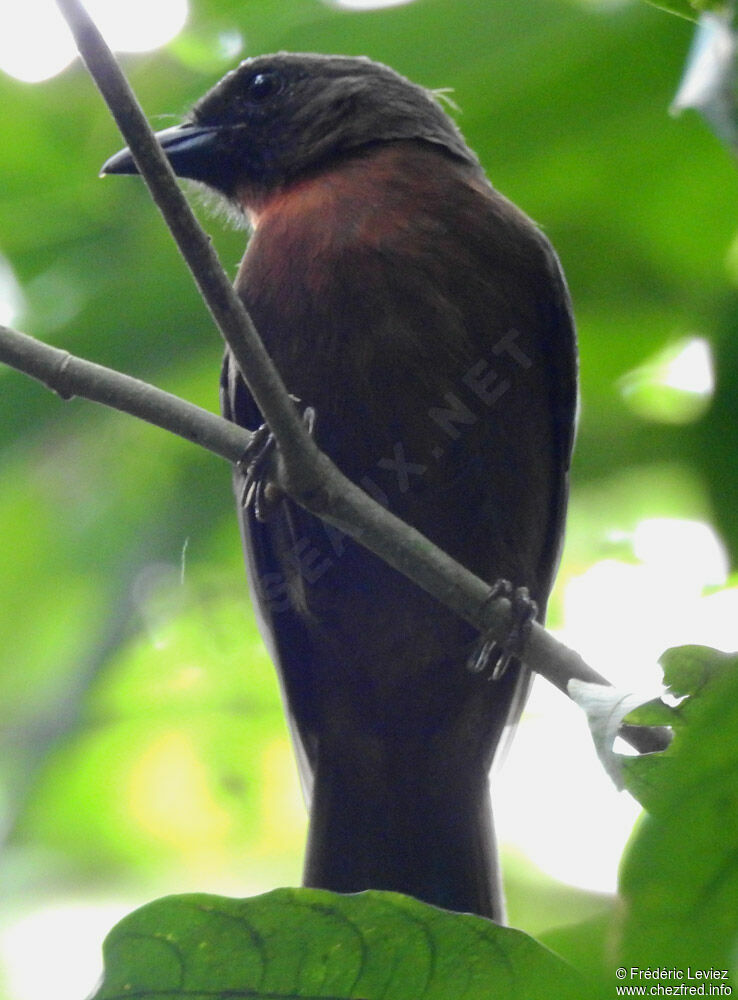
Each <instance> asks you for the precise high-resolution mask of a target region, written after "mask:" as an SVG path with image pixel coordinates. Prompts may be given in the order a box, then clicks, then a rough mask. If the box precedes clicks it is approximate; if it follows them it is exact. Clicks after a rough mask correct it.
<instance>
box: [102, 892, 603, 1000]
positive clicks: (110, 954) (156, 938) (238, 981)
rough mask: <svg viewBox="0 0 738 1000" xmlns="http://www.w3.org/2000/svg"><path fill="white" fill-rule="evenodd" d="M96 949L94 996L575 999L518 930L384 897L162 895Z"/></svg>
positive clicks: (567, 975)
mask: <svg viewBox="0 0 738 1000" xmlns="http://www.w3.org/2000/svg"><path fill="white" fill-rule="evenodd" d="M104 954H105V976H104V979H103V983H102V985H101V987H100V989H99V991H98V993H97V994H96V995H95V997H94V1000H119V998H123V997H133V996H135V997H137V998H138V1000H146V998H149V997H157V998H159V1000H178V998H184V997H187V998H188V1000H205V998H207V1000H216V998H222V1000H226V998H233V997H236V996H238V997H250V998H253V1000H266V998H269V1000H276V998H298V997H304V998H311V1000H318V998H325V1000H339V998H347V1000H348V998H357V1000H358V998H362V1000H374V998H380V997H392V1000H403V998H408V1000H411V998H412V1000H448V998H449V997H453V998H454V1000H476V998H479V1000H483V998H484V1000H489V998H490V997H495V998H496V1000H505V998H510V1000H512V998H521V1000H522V998H526V1000H568V998H571V1000H576V998H579V997H581V996H582V995H583V993H582V985H583V984H582V982H581V981H580V980H579V979H578V978H577V977H576V975H575V974H574V973H573V972H572V970H571V969H570V968H569V967H568V966H567V965H566V964H565V963H564V962H562V961H561V960H560V959H558V958H556V957H555V956H554V955H553V954H552V953H551V952H549V951H547V950H546V949H545V948H543V947H541V946H540V945H539V944H537V943H536V942H535V941H533V939H532V938H529V937H528V936H527V935H525V934H523V933H522V932H521V931H516V930H511V929H509V928H503V927H498V926H497V925H496V924H493V923H491V922H489V921H487V920H483V919H482V918H480V917H475V916H471V915H468V914H454V913H448V912H446V911H445V910H439V909H436V908H435V907H432V906H427V905H425V904H424V903H419V902H418V901H417V900H414V899H410V898H409V897H405V896H400V895H397V894H395V893H379V892H367V893H361V894H359V895H356V896H339V895H335V894H333V893H329V892H324V891H321V890H317V889H278V890H276V891H275V892H270V893H267V894H266V895H264V896H256V897H254V898H251V899H245V900H238V899H227V898H224V897H220V896H208V895H187V896H171V897H168V898H165V899H160V900H157V901H156V902H153V903H150V904H149V905H148V906H144V907H142V908H141V909H140V910H136V911H135V912H134V913H132V914H130V915H129V916H128V917H126V918H125V919H124V920H122V921H121V922H120V923H119V924H118V925H117V927H115V928H114V929H113V931H111V933H110V935H109V936H108V938H107V940H106V942H105V946H104Z"/></svg>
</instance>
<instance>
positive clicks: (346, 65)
mask: <svg viewBox="0 0 738 1000" xmlns="http://www.w3.org/2000/svg"><path fill="white" fill-rule="evenodd" d="M157 138H158V139H159V142H160V143H161V146H162V148H163V149H164V151H165V153H166V155H167V157H168V159H169V161H170V163H171V165H172V168H173V170H174V172H175V174H177V175H178V176H179V177H185V178H190V179H192V180H195V181H199V182H201V183H203V184H205V185H207V186H208V187H210V188H212V189H214V190H215V191H217V192H218V193H220V194H221V195H224V196H225V197H226V198H228V199H229V200H231V201H237V202H240V203H242V204H243V203H246V205H247V206H248V201H249V198H250V197H252V198H257V197H263V196H265V195H268V193H269V192H271V191H275V190H278V189H280V188H282V187H284V186H285V185H287V184H289V183H290V182H291V181H293V180H296V179H298V178H301V177H304V176H306V175H308V174H310V173H316V172H319V171H321V170H322V169H325V168H327V167H332V166H334V165H335V163H336V162H337V161H338V160H340V158H342V157H346V156H351V155H353V154H355V153H357V152H359V151H360V150H362V149H364V148H366V147H369V146H371V145H376V144H378V143H389V142H395V141H398V140H417V141H420V142H423V143H429V144H432V145H433V146H434V147H435V148H440V149H443V150H445V151H446V153H447V154H448V155H449V156H451V157H454V158H456V159H458V160H462V161H465V162H467V163H469V164H473V165H476V164H477V160H476V157H475V156H474V154H473V153H472V152H471V151H470V150H469V148H468V147H467V145H466V143H465V142H464V139H463V138H462V136H461V133H460V132H459V130H458V128H457V127H456V125H455V124H454V122H453V121H452V120H451V119H450V118H449V117H448V115H447V114H446V113H445V112H444V111H443V109H442V108H441V106H440V104H439V102H438V100H437V99H436V97H435V96H434V94H433V93H432V92H430V91H428V90H425V89H424V88H423V87H419V86H417V85H416V84H414V83H411V82H410V81H409V80H407V79H405V77H403V76H400V74H399V73H396V72H394V70H392V69H390V68H389V67H387V66H383V65H381V64H380V63H376V62H373V61H371V60H370V59H366V58H358V57H349V56H323V55H313V54H294V53H286V52H280V53H278V54H276V55H271V56H258V57H255V58H253V59H247V60H246V61H245V62H242V63H241V65H240V66H238V67H237V68H236V69H235V70H233V71H232V72H230V73H228V74H227V75H226V76H225V77H224V78H223V79H222V80H221V81H220V82H219V83H218V84H216V85H215V87H213V89H212V90H210V91H209V92H208V93H207V94H206V95H205V96H204V97H203V98H201V100H199V101H198V102H197V104H196V105H195V106H194V108H193V109H192V112H191V114H190V115H189V116H188V118H187V120H186V121H185V122H183V124H181V125H177V126H175V127H174V128H168V129H166V130H165V131H163V132H159V133H158V135H157ZM102 172H103V173H107V174H134V173H137V172H138V171H137V168H136V165H135V162H134V160H133V157H132V156H131V153H130V152H129V150H128V149H124V150H122V151H121V152H119V153H117V154H116V155H115V156H113V157H111V158H110V159H109V160H108V161H107V163H105V165H104V166H103V168H102Z"/></svg>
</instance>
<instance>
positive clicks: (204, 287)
mask: <svg viewBox="0 0 738 1000" xmlns="http://www.w3.org/2000/svg"><path fill="white" fill-rule="evenodd" d="M57 4H58V6H59V7H60V9H61V11H62V14H63V15H64V17H65V18H66V20H67V22H68V23H69V25H70V27H71V29H72V32H73V34H74V36H75V39H76V42H77V46H78V48H79V51H80V54H81V55H82V58H83V59H84V61H85V63H86V65H87V68H88V70H89V71H90V74H91V75H92V77H93V79H94V80H95V83H96V85H97V86H98V88H99V90H100V92H101V94H102V95H103V98H104V99H105V101H106V103H107V104H108V107H109V108H110V111H111V113H112V115H113V117H114V118H115V120H116V122H117V123H118V126H119V128H120V130H121V132H122V134H123V137H124V138H125V140H126V142H127V143H128V146H129V148H130V150H131V152H132V154H133V157H134V159H135V161H136V165H137V166H138V169H139V171H140V173H141V175H142V177H143V178H144V180H145V182H146V184H147V185H148V187H149V190H150V191H151V194H152V196H153V198H154V201H155V202H156V204H157V205H158V207H159V209H160V211H161V213H162V215H163V216H164V220H165V222H166V224H167V226H168V228H169V229H170V231H171V233H172V236H173V238H174V239H175V241H176V243H177V246H178V247H179V250H180V252H181V253H182V256H183V257H184V259H185V261H186V263H187V265H188V267H189V268H190V270H191V272H192V274H193V277H194V279H195V282H196V284H197V286H198V288H199V289H200V292H201V294H202V296H203V298H204V300H205V302H206V304H207V306H208V308H209V309H210V312H211V314H212V316H213V318H214V320H215V322H216V325H217V326H218V329H219V330H220V332H221V334H222V336H223V338H224V339H225V341H226V343H227V344H228V347H229V349H230V350H231V352H232V353H233V355H234V357H235V359H236V362H237V364H238V367H239V369H240V371H241V372H242V374H243V376H244V378H245V380H246V382H247V384H248V387H249V389H250V391H251V393H252V395H253V397H254V399H255V401H256V403H257V405H258V407H259V409H260V411H261V413H262V414H263V416H264V419H265V421H266V422H267V424H268V425H269V427H270V429H271V431H272V433H273V434H274V437H275V439H276V441H277V444H278V450H277V456H276V461H275V463H274V464H275V469H274V478H275V480H276V481H277V483H278V484H279V486H280V487H281V488H282V489H283V490H284V492H285V493H287V494H288V495H289V496H290V497H291V498H292V499H293V500H294V501H295V502H296V503H298V504H300V505H301V506H303V507H304V508H305V509H307V510H309V511H310V512H311V513H313V514H316V515H317V516H319V517H321V518H322V519H323V520H325V521H327V522H328V523H330V524H332V525H334V526H335V527H337V528H338V529H339V530H340V531H342V532H344V533H345V534H347V535H350V536H351V537H352V538H354V539H356V540H357V541H359V542H360V543H361V544H362V545H364V546H366V547H367V548H369V549H370V550H371V551H372V552H374V553H375V554H376V555H378V556H379V557H380V558H382V559H384V560H385V562H387V563H388V564H389V565H391V566H393V567H394V568H395V569H397V570H399V572H401V573H403V574H404V575H405V576H407V577H409V578H410V579H411V580H413V582H414V583H416V584H417V585H418V586H420V587H422V588H423V589H424V590H426V591H428V593H430V594H432V595H433V596H434V597H435V598H436V599H437V600H438V601H440V602H441V603H442V604H444V605H445V606H446V607H448V608H450V609H451V610H452V611H454V612H456V613H457V614H458V615H459V616H460V617H462V618H464V619H465V620H466V621H468V622H470V623H471V624H472V625H474V626H475V627H476V628H477V629H479V631H480V632H484V633H489V634H491V635H493V636H495V637H497V638H499V639H503V638H504V637H505V636H506V635H507V632H508V630H509V627H510V624H511V616H510V612H511V608H510V603H509V601H507V600H506V599H505V598H498V599H496V600H494V601H490V600H489V594H490V587H489V585H488V584H487V583H485V582H484V581H483V580H481V579H479V578H478V577H476V576H475V575H474V574H473V573H471V572H469V570H467V569H465V568H464V567H463V566H461V565H460V564H458V563H457V562H455V561H454V560H453V559H451V558H450V557H449V556H448V555H446V554H445V553H444V552H442V551H441V550H440V549H439V548H437V547H436V546H435V545H433V544H432V543H431V542H430V541H429V540H428V539H427V538H425V537H424V536H423V535H421V534H420V532H418V531H417V530H415V529H414V528H412V527H410V526H409V525H407V524H405V523H404V522H403V521H401V520H399V518H397V517H395V516H394V515H393V514H391V513H390V512H389V511H387V510H385V509H384V508H383V507H381V506H380V505H379V504H378V503H376V502H375V501H374V500H372V499H371V498H370V497H369V496H368V495H367V494H366V493H365V492H364V491H363V490H361V489H360V488H359V487H357V486H355V485H354V484H353V483H351V482H350V481H349V480H348V479H347V478H346V477H345V476H343V475H342V473H340V472H339V470H338V469H337V468H336V467H335V466H334V465H333V463H332V462H331V461H330V460H329V459H328V457H327V456H326V455H324V454H323V453H322V452H321V451H320V450H319V449H318V448H317V446H316V445H315V442H314V441H313V440H312V438H311V437H310V436H309V435H308V434H307V432H306V430H305V428H304V426H303V425H302V422H301V420H300V418H299V416H298V414H297V411H296V409H295V407H294V405H293V403H292V400H291V399H290V397H289V395H288V393H287V391H286V389H285V386H284V384H283V383H282V380H281V378H280V376H279V374H278V373H277V371H276V369H275V368H274V365H273V363H272V361H271V359H270V358H269V356H268V354H267V352H266V350H265V348H264V346H263V344H262V343H261V340H260V339H259V336H258V333H257V331H256V328H255V326H254V324H253V322H252V320H251V318H250V317H249V315H248V313H247V311H246V309H245V307H244V305H243V303H242V302H241V300H240V299H239V298H238V296H237V295H236V293H235V292H234V290H233V288H232V286H231V283H230V281H229V279H228V277H227V276H226V274H225V272H224V271H223V269H222V267H221V266H220V262H219V261H218V258H217V256H216V254H215V252H214V250H213V248H212V246H211V243H210V240H209V239H208V237H207V235H206V234H205V233H204V231H203V230H202V228H201V227H200V226H199V224H198V222H197V220H196V219H195V217H194V215H193V214H192V212H191V210H190V208H189V205H188V204H187V201H186V199H185V198H184V196H183V195H182V193H181V191H180V189H179V188H178V186H177V183H176V180H175V177H174V174H173V172H172V170H171V167H170V165H169V162H168V161H167V159H166V157H165V156H164V154H163V152H162V151H161V149H160V147H159V145H158V143H157V141H156V139H155V138H154V135H153V132H152V131H151V129H150V128H149V126H148V123H147V121H146V119H145V117H144V114H143V112H142V110H141V108H140V107H139V105H138V103H137V101H136V99H135V97H134V95H133V93H132V91H131V89H130V87H129V85H128V83H127V81H126V80H125V78H124V76H123V74H122V72H121V70H120V67H119V66H118V64H117V63H116V61H115V58H114V57H113V55H112V53H111V52H110V50H109V48H108V47H107V45H106V44H105V42H104V40H103V38H102V36H101V35H100V33H99V31H98V29H97V28H96V26H95V25H94V23H93V22H92V20H91V19H90V18H89V16H88V15H87V13H86V11H85V10H84V8H83V7H82V5H81V4H80V3H79V0H57ZM70 365H71V362H66V364H65V372H68V369H69V367H70ZM65 377H67V376H66V375H65ZM67 391H68V389H67ZM78 391H79V390H78ZM156 392H157V390H154V389H152V388H151V387H150V386H149V387H147V394H150V393H156ZM80 394H85V393H84V392H81V391H80ZM164 395H166V394H164ZM94 398H99V397H98V396H95V397H94ZM148 398H149V399H152V398H153V397H151V396H149V397H148ZM169 398H170V399H171V397H169ZM100 401H103V402H105V401H106V400H100ZM306 402H309V400H308V401H306ZM113 405H117V404H113ZM121 408H125V407H121ZM129 412H131V411H129ZM188 412H189V411H188ZM190 417H191V413H190ZM209 417H210V419H211V420H217V418H214V417H212V415H209ZM154 422H157V423H158V422H159V421H154ZM224 422H225V421H224ZM159 425H160V426H164V424H162V423H160V424H159ZM166 426H167V429H171V430H174V432H175V433H181V431H179V430H177V429H176V428H174V427H172V426H169V425H166ZM184 436H185V437H188V439H189V440H198V443H204V441H203V440H202V439H199V438H198V439H196V438H193V437H192V436H191V434H184ZM211 450H216V451H217V453H218V454H222V455H223V457H228V458H229V460H230V461H233V460H234V459H233V456H232V455H225V454H224V453H223V452H222V451H220V450H218V449H211ZM242 451H243V449H241V451H240V452H239V456H240V454H242ZM524 658H525V663H526V666H528V667H529V668H531V669H532V670H535V671H536V672H538V673H540V674H542V675H543V676H544V677H546V678H547V679H548V680H549V681H551V683H553V684H555V685H556V686H557V687H558V688H559V689H560V690H561V691H563V692H564V693H567V694H568V691H567V686H568V682H569V681H570V680H571V679H572V678H576V679H578V680H581V681H584V682H588V683H593V684H600V685H608V681H607V680H606V679H605V678H604V677H602V676H601V675H600V674H598V673H596V671H594V670H592V669H591V668H590V667H589V666H587V664H586V663H584V661H583V660H582V658H581V657H580V656H579V655H578V654H577V653H575V652H574V651H573V650H570V649H568V648H567V647H566V646H564V645H563V644H561V643H559V642H558V641H557V640H555V639H554V638H553V636H551V635H549V633H547V632H546V631H545V629H544V628H542V627H541V626H540V625H537V624H534V625H533V629H532V631H531V634H530V638H529V640H528V643H527V646H526V650H525V656H524ZM638 732H639V733H641V734H642V735H643V737H644V740H645V742H644V740H641V739H638V738H637V737H635V736H633V737H632V738H631V737H630V736H629V737H628V738H629V739H631V742H633V744H634V745H635V746H637V747H638V748H639V749H655V748H656V747H655V746H654V744H653V740H652V736H653V734H652V733H649V731H648V730H642V731H641V730H639V731H638ZM659 742H660V745H663V744H662V742H661V741H659Z"/></svg>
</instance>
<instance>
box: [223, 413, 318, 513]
mask: <svg viewBox="0 0 738 1000" xmlns="http://www.w3.org/2000/svg"><path fill="white" fill-rule="evenodd" d="M291 398H292V400H293V401H294V403H295V404H296V405H297V406H302V404H301V401H300V400H299V399H298V398H297V397H296V396H292V397H291ZM302 421H303V423H304V424H305V427H306V428H307V432H308V434H310V435H312V433H313V428H314V427H315V410H314V409H313V408H312V406H302ZM276 447H277V442H276V440H275V437H274V435H273V434H272V432H271V430H270V429H269V426H268V425H267V424H262V425H261V427H259V428H257V430H256V431H254V436H253V438H252V439H251V443H250V444H249V446H248V447H247V448H246V450H245V451H244V453H243V455H242V456H241V458H240V459H239V461H238V463H237V468H238V469H239V471H240V472H241V474H242V475H243V487H242V489H241V506H242V507H251V508H252V509H253V512H254V516H255V517H256V519H257V521H268V520H269V516H270V514H271V512H272V511H273V509H274V507H275V505H276V504H277V502H278V501H279V500H280V499H281V498H282V496H283V493H282V491H281V490H280V489H279V487H278V486H277V485H276V483H275V482H274V481H273V480H271V479H269V465H270V462H271V461H272V458H273V455H274V450H275V448H276Z"/></svg>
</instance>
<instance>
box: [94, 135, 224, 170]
mask: <svg viewBox="0 0 738 1000" xmlns="http://www.w3.org/2000/svg"><path fill="white" fill-rule="evenodd" d="M220 134H221V129H219V128H217V127H215V126H205V125H194V124H191V123H188V122H185V123H184V124H183V125H175V126H174V127H173V128H167V129H164V131H163V132H157V133H156V138H157V139H158V141H159V145H160V146H161V148H162V149H163V150H164V152H165V153H166V155H167V159H168V160H169V162H170V163H171V165H172V170H173V171H174V172H175V174H176V175H177V177H187V178H189V179H190V180H193V181H202V182H203V183H204V184H212V183H213V175H214V173H217V169H214V167H215V165H216V163H217V161H218V159H220V157H219V156H218V149H217V146H218V139H219V137H220ZM100 173H101V174H137V173H138V167H137V166H136V161H135V160H134V159H133V156H132V154H131V151H130V149H128V148H127V147H126V149H121V151H120V152H119V153H116V154H115V155H114V156H111V157H110V159H109V160H106V162H105V163H104V164H103V165H102V169H101V170H100Z"/></svg>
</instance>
